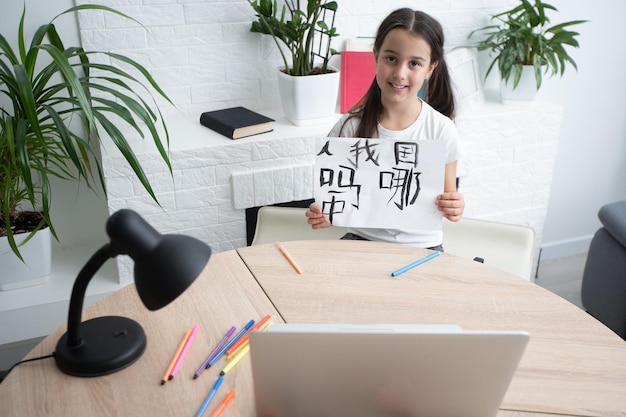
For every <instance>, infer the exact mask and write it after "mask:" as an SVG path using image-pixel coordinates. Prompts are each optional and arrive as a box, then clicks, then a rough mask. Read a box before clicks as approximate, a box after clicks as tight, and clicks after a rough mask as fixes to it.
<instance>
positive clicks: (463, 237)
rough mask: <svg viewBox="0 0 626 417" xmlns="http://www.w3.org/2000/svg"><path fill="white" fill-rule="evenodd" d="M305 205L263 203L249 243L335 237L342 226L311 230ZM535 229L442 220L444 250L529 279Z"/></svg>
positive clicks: (481, 222)
mask: <svg viewBox="0 0 626 417" xmlns="http://www.w3.org/2000/svg"><path fill="white" fill-rule="evenodd" d="M305 212H306V208H299V207H278V206H264V207H261V208H260V209H259V212H258V214H257V223H256V230H255V232H254V238H253V240H252V245H261V244H264V243H274V242H276V241H280V242H288V241H290V240H313V239H318V240H320V239H339V238H341V236H343V235H344V234H345V233H346V228H345V227H339V226H331V227H327V228H324V229H319V230H313V229H311V226H309V224H308V223H307V222H306V216H305V215H304V213H305ZM534 246H535V231H534V230H533V229H532V228H530V227H527V226H521V225H514V224H507V223H500V222H494V221H488V220H478V219H468V218H463V219H461V220H460V221H459V222H450V221H448V220H445V219H444V220H443V247H444V250H445V251H446V253H450V254H452V255H457V256H461V257H464V258H469V259H474V258H477V257H478V258H481V259H483V260H484V263H485V264H486V265H489V266H493V267H496V268H500V269H502V270H504V271H507V272H510V273H512V274H515V275H518V276H520V277H523V278H526V279H528V280H530V276H531V269H532V261H533V250H534Z"/></svg>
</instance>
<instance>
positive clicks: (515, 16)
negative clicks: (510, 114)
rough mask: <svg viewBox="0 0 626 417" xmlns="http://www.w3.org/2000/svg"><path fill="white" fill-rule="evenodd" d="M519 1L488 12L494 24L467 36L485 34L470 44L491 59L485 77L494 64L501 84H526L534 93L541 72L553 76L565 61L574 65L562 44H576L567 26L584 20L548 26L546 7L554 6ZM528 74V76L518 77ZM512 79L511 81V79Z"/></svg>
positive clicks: (512, 87) (564, 45) (571, 45)
mask: <svg viewBox="0 0 626 417" xmlns="http://www.w3.org/2000/svg"><path fill="white" fill-rule="evenodd" d="M520 3H521V4H519V5H517V6H516V7H514V8H512V9H511V10H507V11H505V12H502V13H498V14H496V15H492V16H491V20H492V21H494V22H496V24H493V25H488V26H485V27H483V28H480V29H477V30H474V31H472V32H471V33H470V34H469V36H468V37H469V38H471V37H472V36H474V35H477V34H482V35H483V36H485V37H484V38H483V39H482V40H480V41H478V42H477V43H476V44H474V45H473V46H474V47H476V48H477V49H478V50H479V51H489V52H490V57H492V58H493V60H492V61H491V63H490V65H489V67H488V69H487V72H486V74H485V78H487V76H488V75H489V73H490V72H491V70H492V69H493V68H494V66H495V65H496V64H497V67H498V70H499V72H500V78H501V80H502V81H503V83H502V84H501V85H502V86H503V87H505V88H506V86H508V88H509V89H510V90H515V89H517V88H518V87H520V88H521V86H522V85H527V86H528V87H529V89H530V90H531V94H532V95H534V93H536V91H538V90H539V88H540V87H541V83H542V79H543V74H546V75H550V76H554V75H556V74H560V75H561V76H562V75H563V73H564V72H565V68H566V66H567V64H570V65H571V66H573V67H574V68H575V69H577V66H576V62H575V61H574V60H573V59H572V57H571V56H570V55H569V54H568V52H567V50H566V47H567V46H569V47H573V48H578V46H579V45H578V41H577V39H576V37H577V36H579V33H578V32H574V31H571V30H569V27H571V26H574V25H578V24H581V23H584V22H586V20H573V21H569V22H564V23H560V24H557V25H554V26H550V19H549V18H548V16H547V15H546V11H547V10H552V11H555V12H558V10H557V9H556V8H555V7H554V6H552V5H550V4H547V3H543V2H542V1H541V0H534V2H532V1H530V0H520ZM523 76H524V77H529V78H528V80H527V81H526V79H523V78H522V77H523ZM511 81H512V83H511Z"/></svg>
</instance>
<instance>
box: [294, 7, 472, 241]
mask: <svg viewBox="0 0 626 417" xmlns="http://www.w3.org/2000/svg"><path fill="white" fill-rule="evenodd" d="M443 42H444V36H443V29H442V27H441V25H440V24H439V22H437V21H436V20H435V19H433V18H432V17H431V16H429V15H428V14H426V13H423V12H420V11H414V10H411V9H408V8H402V9H398V10H395V11H393V12H391V13H390V14H389V15H388V16H387V17H386V18H385V19H384V20H383V22H382V23H381V24H380V26H379V28H378V33H377V34H376V39H375V41H374V57H375V59H376V77H375V79H374V81H373V82H372V85H371V86H370V88H369V90H368V91H367V93H366V94H365V96H364V97H363V98H362V99H361V101H360V102H359V103H358V104H357V105H356V106H355V107H354V108H353V109H352V110H350V112H348V113H346V114H345V115H344V116H342V118H341V119H340V120H339V121H338V122H337V124H336V125H335V126H334V127H333V129H332V130H331V131H330V133H329V134H328V136H331V137H332V136H335V137H337V136H343V137H360V138H381V139H386V138H388V139H401V140H407V139H409V140H442V141H444V142H445V144H446V166H445V179H444V190H443V191H444V192H443V194H440V195H439V196H437V199H436V202H435V204H436V205H437V208H438V209H439V210H440V211H441V212H442V214H443V216H445V217H446V218H447V219H449V220H451V221H458V220H459V219H460V218H461V216H462V215H463V209H464V207H465V202H464V199H463V195H462V194H460V193H458V192H457V188H456V165H457V160H458V158H459V151H458V147H457V139H458V133H457V130H456V127H455V126H454V123H453V122H452V120H451V118H452V117H454V97H453V94H452V88H451V83H450V76H449V74H448V69H447V66H446V62H445V60H444V56H443ZM425 80H428V84H427V91H426V95H425V101H422V100H421V99H420V98H418V96H417V93H418V91H419V90H420V88H421V87H422V85H423V84H424V82H425ZM306 216H307V218H308V220H307V222H308V223H309V224H310V225H311V227H312V228H313V229H320V228H324V227H328V226H330V225H331V224H330V223H329V222H328V220H326V218H325V217H324V215H323V214H322V210H321V209H320V207H319V206H318V205H317V204H315V203H313V204H311V205H310V206H309V209H308V210H307V212H306ZM342 239H356V240H376V241H384V242H393V243H402V244H406V245H411V246H418V247H423V248H429V249H434V250H443V248H442V246H441V245H442V240H443V232H442V230H441V229H439V230H415V229H413V230H392V229H377V228H349V229H348V233H347V234H346V235H345V236H344V237H342Z"/></svg>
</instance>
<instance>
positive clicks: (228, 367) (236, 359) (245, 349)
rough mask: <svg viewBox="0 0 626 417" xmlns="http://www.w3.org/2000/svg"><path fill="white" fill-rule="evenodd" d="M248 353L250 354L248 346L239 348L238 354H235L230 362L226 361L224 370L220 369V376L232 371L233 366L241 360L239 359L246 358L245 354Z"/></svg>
mask: <svg viewBox="0 0 626 417" xmlns="http://www.w3.org/2000/svg"><path fill="white" fill-rule="evenodd" d="M248 352H250V345H249V344H246V345H245V346H243V347H242V348H241V350H240V351H239V353H237V354H236V355H235V356H233V358H232V359H231V360H230V361H228V363H227V364H226V366H225V367H224V369H222V372H220V375H226V374H227V373H228V371H230V370H231V369H233V368H234V366H235V365H237V362H239V361H240V360H241V358H243V357H244V356H246V354H247V353H248Z"/></svg>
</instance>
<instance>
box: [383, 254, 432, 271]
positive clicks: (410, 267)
mask: <svg viewBox="0 0 626 417" xmlns="http://www.w3.org/2000/svg"><path fill="white" fill-rule="evenodd" d="M437 256H439V251H434V252H433V253H431V254H430V255H428V256H426V257H424V258H422V259H418V260H417V261H415V262H413V263H410V264H408V265H407V266H403V267H402V268H400V269H398V270H396V271H393V272H392V273H391V276H392V277H397V276H398V275H400V274H401V273H403V272H406V271H408V270H409V269H413V268H415V267H416V266H418V265H421V264H423V263H424V262H427V261H430V260H431V259H433V258H436V257H437Z"/></svg>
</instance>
